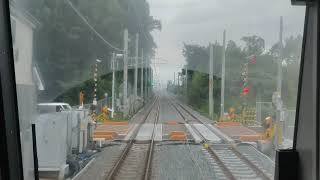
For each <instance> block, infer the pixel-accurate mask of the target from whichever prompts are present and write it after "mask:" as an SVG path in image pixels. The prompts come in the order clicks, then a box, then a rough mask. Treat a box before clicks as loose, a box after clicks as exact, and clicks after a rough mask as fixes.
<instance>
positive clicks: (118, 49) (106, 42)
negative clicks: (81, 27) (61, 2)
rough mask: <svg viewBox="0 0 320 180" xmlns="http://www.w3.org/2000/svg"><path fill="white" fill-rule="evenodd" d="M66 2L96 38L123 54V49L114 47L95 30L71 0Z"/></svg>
mask: <svg viewBox="0 0 320 180" xmlns="http://www.w3.org/2000/svg"><path fill="white" fill-rule="evenodd" d="M66 2H67V3H68V4H69V6H70V7H71V8H72V9H73V10H74V12H75V13H76V14H77V15H78V16H79V17H80V18H81V20H82V21H83V22H84V23H85V24H86V25H87V26H88V27H89V28H90V29H91V31H92V32H93V33H94V34H95V35H96V36H98V37H99V38H100V39H101V40H102V41H103V42H104V43H105V44H106V45H107V46H109V47H110V48H112V49H114V50H117V51H121V52H123V51H124V50H123V49H120V48H118V47H116V46H115V45H113V44H112V43H110V42H109V41H107V40H106V39H104V37H103V36H102V35H101V34H100V33H99V32H98V31H96V30H95V28H94V27H93V26H92V25H91V24H90V23H89V22H88V20H87V19H86V18H85V17H84V16H83V15H82V14H81V12H80V11H79V10H78V9H77V8H76V7H75V6H74V5H73V4H72V2H71V1H70V0H66Z"/></svg>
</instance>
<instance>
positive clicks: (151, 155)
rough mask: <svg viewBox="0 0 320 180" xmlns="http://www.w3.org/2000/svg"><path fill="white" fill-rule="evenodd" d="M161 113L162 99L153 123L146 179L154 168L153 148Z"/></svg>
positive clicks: (146, 179) (145, 179)
mask: <svg viewBox="0 0 320 180" xmlns="http://www.w3.org/2000/svg"><path fill="white" fill-rule="evenodd" d="M159 115H160V100H159V102H158V109H157V114H156V120H155V122H154V125H153V131H152V138H151V143H150V146H149V150H148V158H147V162H146V163H147V164H146V166H145V167H146V169H145V174H144V180H148V179H150V176H151V170H152V167H151V166H152V165H151V162H152V157H153V149H154V137H155V129H156V125H157V124H158V121H159Z"/></svg>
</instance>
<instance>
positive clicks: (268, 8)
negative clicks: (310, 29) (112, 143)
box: [147, 0, 305, 84]
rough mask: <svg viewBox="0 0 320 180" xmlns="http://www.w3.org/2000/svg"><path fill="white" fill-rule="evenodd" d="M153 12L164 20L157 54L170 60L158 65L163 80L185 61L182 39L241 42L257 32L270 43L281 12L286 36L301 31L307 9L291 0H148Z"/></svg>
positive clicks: (157, 38) (275, 36)
mask: <svg viewBox="0 0 320 180" xmlns="http://www.w3.org/2000/svg"><path fill="white" fill-rule="evenodd" d="M147 1H148V2H149V4H150V9H151V15H152V16H154V17H155V18H156V19H160V20H161V22H162V31H160V32H158V31H155V32H153V35H154V39H155V41H156V43H157V46H158V48H157V50H156V57H161V58H164V59H167V60H168V61H169V64H167V65H157V68H156V73H157V76H156V77H158V78H157V79H158V80H160V81H161V82H162V83H163V84H165V83H166V82H167V80H172V79H173V72H174V71H178V70H179V69H181V67H182V66H183V65H184V64H185V61H184V58H183V56H182V47H183V43H195V44H200V45H205V46H206V45H208V44H209V42H215V41H218V42H219V43H221V42H222V32H223V30H224V29H226V31H227V41H228V40H234V41H236V42H237V43H238V44H239V45H240V43H241V41H240V38H241V37H243V36H246V35H258V36H261V37H262V38H264V40H265V43H266V47H267V48H269V47H271V46H272V45H273V44H274V43H276V42H277V41H278V38H279V21H280V16H283V19H284V36H285V37H288V36H290V35H297V34H302V30H303V23H304V12H305V11H304V10H305V8H304V7H302V6H298V7H297V6H291V5H290V0H198V1H196V0H147Z"/></svg>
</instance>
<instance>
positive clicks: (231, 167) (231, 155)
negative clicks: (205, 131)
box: [171, 101, 273, 180]
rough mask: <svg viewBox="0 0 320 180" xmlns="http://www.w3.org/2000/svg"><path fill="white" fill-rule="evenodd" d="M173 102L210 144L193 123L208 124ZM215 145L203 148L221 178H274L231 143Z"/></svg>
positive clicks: (185, 118)
mask: <svg viewBox="0 0 320 180" xmlns="http://www.w3.org/2000/svg"><path fill="white" fill-rule="evenodd" d="M171 103H172V106H173V107H174V108H175V109H176V111H177V112H178V113H179V114H180V116H181V117H182V118H183V119H184V120H185V121H186V122H192V123H190V126H191V127H192V128H193V130H194V131H195V132H196V133H197V134H198V135H199V136H200V137H201V139H202V140H203V142H204V143H206V144H210V143H209V142H208V141H207V140H206V139H205V137H203V135H202V134H201V133H200V132H199V131H198V130H197V128H195V126H194V124H193V123H194V122H195V121H196V122H197V123H200V124H203V125H205V126H207V124H205V123H203V122H202V121H201V120H199V119H198V118H197V117H195V116H194V115H193V114H192V113H191V112H189V111H188V110H187V109H186V108H184V107H183V106H182V105H181V104H179V103H177V102H173V101H171ZM190 117H192V118H190ZM190 119H192V120H190ZM209 129H210V128H209ZM213 146H214V147H212V146H211V145H208V146H207V148H204V149H203V152H204V154H205V155H206V156H207V157H208V159H209V161H210V162H211V164H212V165H213V167H214V171H215V173H216V174H217V176H218V177H219V179H231V180H236V179H246V180H253V179H255V180H256V179H261V180H271V179H272V178H273V177H272V174H270V173H269V174H268V173H266V171H263V170H261V167H258V166H257V164H256V163H253V162H251V161H250V160H249V159H248V158H247V157H248V156H244V155H242V154H241V153H240V152H239V151H238V150H237V149H235V148H234V147H233V146H231V145H230V144H214V145H213ZM209 155H211V156H209Z"/></svg>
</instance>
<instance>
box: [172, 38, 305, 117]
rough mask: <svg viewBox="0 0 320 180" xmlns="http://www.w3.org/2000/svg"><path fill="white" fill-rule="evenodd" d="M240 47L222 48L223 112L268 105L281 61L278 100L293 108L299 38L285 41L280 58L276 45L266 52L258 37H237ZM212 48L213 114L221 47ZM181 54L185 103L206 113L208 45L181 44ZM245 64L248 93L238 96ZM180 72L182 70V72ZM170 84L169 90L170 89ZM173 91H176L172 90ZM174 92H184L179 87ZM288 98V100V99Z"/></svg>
mask: <svg viewBox="0 0 320 180" xmlns="http://www.w3.org/2000/svg"><path fill="white" fill-rule="evenodd" d="M241 40H242V41H243V42H244V43H245V46H244V47H241V46H238V45H237V44H236V43H235V42H234V41H232V40H230V41H229V42H228V43H227V47H226V65H225V67H226V73H225V79H226V81H225V110H226V111H227V109H228V108H230V107H236V108H237V109H241V108H242V107H243V106H244V105H246V106H255V103H256V102H257V101H258V102H271V101H272V95H273V93H274V92H275V91H276V89H277V75H278V71H277V64H278V61H279V59H280V56H281V59H283V60H284V62H283V68H282V69H283V81H282V98H283V101H284V106H285V107H286V108H288V109H294V108H295V106H296V96H297V86H298V73H297V72H298V71H299V64H300V53H301V45H302V37H301V36H300V35H298V36H296V37H293V36H290V37H289V38H287V39H285V42H284V45H283V51H282V55H280V46H279V43H276V44H275V45H273V46H272V48H271V49H270V50H268V51H266V50H265V44H264V40H263V38H261V37H258V36H245V37H243V38H241ZM213 48H214V83H213V84H214V89H213V91H214V93H213V94H214V104H215V106H214V111H215V113H216V114H219V112H220V90H221V87H220V86H221V78H220V77H221V69H222V68H221V57H222V56H221V55H222V46H221V45H220V44H218V43H217V42H216V43H215V44H213ZM183 55H184V57H185V59H186V62H187V67H188V69H189V71H188V91H187V98H186V99H187V100H188V102H189V103H190V104H191V105H194V107H196V108H198V109H199V110H201V111H202V112H205V113H208V72H209V67H208V64H209V46H208V47H205V46H200V45H197V44H185V45H184V49H183ZM251 55H255V57H256V61H255V62H251V58H250V57H249V56H251ZM244 63H248V86H249V88H250V93H249V94H248V96H246V97H244V96H242V91H243V79H242V73H243V69H242V66H243V64H244ZM183 72H184V70H183ZM183 79H184V80H185V78H183ZM172 86H173V84H172V82H170V83H169V87H170V88H172ZM175 89H177V88H175ZM178 89H180V90H175V91H178V92H181V93H183V92H184V93H185V90H183V86H182V87H180V88H178ZM289 97H290V98H289Z"/></svg>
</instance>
